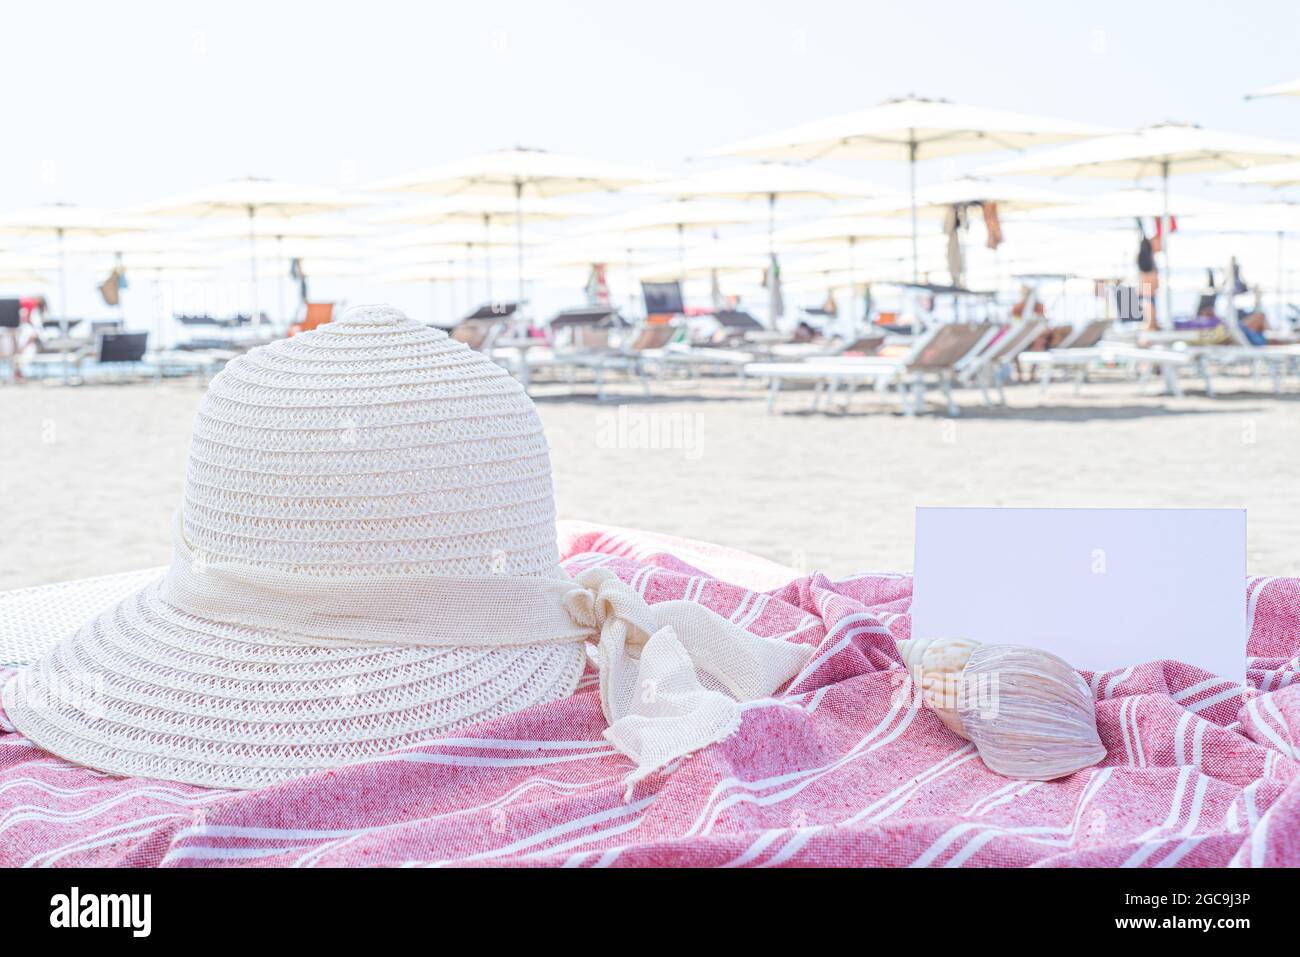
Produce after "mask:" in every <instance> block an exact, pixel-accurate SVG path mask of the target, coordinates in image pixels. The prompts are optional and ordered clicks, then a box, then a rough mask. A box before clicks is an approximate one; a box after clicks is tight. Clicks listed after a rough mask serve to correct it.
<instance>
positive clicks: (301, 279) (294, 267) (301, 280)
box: [289, 258, 307, 304]
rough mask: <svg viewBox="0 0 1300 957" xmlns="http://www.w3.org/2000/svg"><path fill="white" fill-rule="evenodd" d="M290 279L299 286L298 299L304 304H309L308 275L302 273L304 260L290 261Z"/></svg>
mask: <svg viewBox="0 0 1300 957" xmlns="http://www.w3.org/2000/svg"><path fill="white" fill-rule="evenodd" d="M289 278H290V279H292V280H293V281H294V282H296V283H297V284H298V298H299V299H300V300H301V301H302V303H303V304H306V302H307V274H306V273H305V272H303V271H302V260H301V259H296V258H295V259H291V260H289Z"/></svg>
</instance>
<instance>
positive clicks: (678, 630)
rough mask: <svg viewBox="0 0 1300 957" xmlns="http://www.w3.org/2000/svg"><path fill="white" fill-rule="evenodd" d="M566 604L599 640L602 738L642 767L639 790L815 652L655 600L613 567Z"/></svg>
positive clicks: (589, 574) (725, 732) (635, 776)
mask: <svg viewBox="0 0 1300 957" xmlns="http://www.w3.org/2000/svg"><path fill="white" fill-rule="evenodd" d="M576 585H577V587H575V588H573V589H571V590H570V591H569V592H568V593H567V594H566V595H565V596H564V609H565V611H567V612H568V614H569V616H570V617H571V618H572V619H573V621H574V622H575V623H576V624H578V625H579V626H581V627H583V628H587V629H591V630H592V631H593V632H594V633H595V635H596V637H595V648H596V661H597V665H598V667H599V671H600V706H601V710H602V711H603V712H604V714H605V720H606V721H608V722H609V727H608V728H607V729H606V730H605V739H606V740H607V741H609V743H610V744H612V745H613V746H614V747H615V748H616V749H617V750H618V751H620V752H621V753H623V754H625V755H627V757H629V758H631V759H632V760H633V761H634V762H635V763H636V769H635V770H634V771H633V772H632V773H631V774H629V775H628V776H627V777H626V778H625V779H624V783H625V784H626V785H627V792H626V794H625V795H624V798H625V800H626V799H630V798H631V794H632V788H633V787H634V786H635V785H636V783H637V782H638V781H641V780H643V779H645V778H646V777H648V776H649V775H651V774H653V773H654V772H655V771H657V770H659V769H660V768H662V767H664V766H665V765H667V764H668V763H669V762H671V761H674V760H676V759H677V758H681V757H685V756H686V755H688V754H691V753H692V752H694V751H698V750H699V749H700V748H703V747H705V746H706V745H709V744H713V743H715V742H717V741H722V740H724V739H725V738H727V737H728V736H730V735H731V734H732V733H733V732H734V731H735V730H736V729H737V728H738V727H739V726H740V704H739V702H742V701H751V700H753V699H755V698H761V697H766V696H768V695H771V694H773V693H775V692H776V690H777V689H778V688H780V687H781V686H782V685H784V684H786V683H787V682H788V681H790V680H791V679H792V678H793V677H794V676H795V675H797V674H798V673H799V670H800V669H801V668H802V667H803V666H804V665H805V664H806V663H807V661H808V658H809V657H810V656H811V654H812V650H813V649H812V648H810V647H808V646H807V645H797V644H792V643H790V642H786V641H780V640H776V639H772V638H761V637H759V636H757V635H754V634H751V633H750V632H748V631H745V629H743V628H741V627H740V626H738V625H736V624H734V623H733V622H730V621H727V619H725V618H723V617H722V616H720V615H718V614H715V613H714V612H712V611H710V610H709V609H707V608H705V607H704V606H702V605H696V604H694V603H692V602H688V601H667V602H660V603H658V604H655V605H651V604H648V603H647V602H646V601H645V599H644V598H642V597H641V595H640V594H639V593H638V592H637V591H636V590H635V589H634V588H632V587H631V586H630V585H628V584H626V583H625V582H623V581H622V580H621V579H620V578H618V576H617V575H615V574H614V573H613V572H611V571H610V570H609V569H606V568H592V569H588V570H587V571H585V572H583V573H582V574H581V575H580V576H578V579H577V582H576Z"/></svg>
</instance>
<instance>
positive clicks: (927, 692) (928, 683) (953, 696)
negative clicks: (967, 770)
mask: <svg viewBox="0 0 1300 957" xmlns="http://www.w3.org/2000/svg"><path fill="white" fill-rule="evenodd" d="M978 647H979V642H978V641H970V640H968V639H966V638H906V639H904V640H903V641H900V642H899V643H898V651H899V654H901V655H902V656H903V665H904V666H905V667H906V668H907V670H908V671H909V672H911V673H912V676H913V677H914V678H916V680H917V684H918V685H919V686H920V689H921V700H922V701H923V702H924V703H925V706H926V707H927V708H929V709H930V710H931V711H933V712H934V713H935V714H937V715H938V716H939V720H940V721H942V722H943V723H944V724H946V725H947V726H948V728H949V730H952V731H955V732H956V733H957V734H960V735H961V736H962V737H963V738H966V739H967V740H969V739H970V735H968V734H967V733H966V729H965V728H964V727H962V722H961V715H959V714H958V713H957V701H958V698H959V695H960V693H961V673H962V669H964V668H965V667H966V661H967V660H968V659H969V658H970V656H971V652H973V651H974V650H975V649H976V648H978Z"/></svg>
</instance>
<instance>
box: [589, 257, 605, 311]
mask: <svg viewBox="0 0 1300 957" xmlns="http://www.w3.org/2000/svg"><path fill="white" fill-rule="evenodd" d="M587 305H589V306H608V305H609V283H608V282H606V280H605V264H604V263H592V264H591V272H590V274H588V276H587Z"/></svg>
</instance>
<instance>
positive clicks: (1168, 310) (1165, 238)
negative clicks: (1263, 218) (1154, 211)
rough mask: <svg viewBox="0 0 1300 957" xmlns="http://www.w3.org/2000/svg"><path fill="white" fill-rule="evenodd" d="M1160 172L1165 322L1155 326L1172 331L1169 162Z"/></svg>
mask: <svg viewBox="0 0 1300 957" xmlns="http://www.w3.org/2000/svg"><path fill="white" fill-rule="evenodd" d="M1160 171H1161V179H1162V181H1163V184H1164V191H1165V222H1164V228H1163V229H1162V230H1161V231H1160V256H1161V258H1163V259H1164V261H1165V295H1164V299H1165V321H1164V322H1163V323H1156V325H1160V326H1163V327H1164V328H1166V329H1172V328H1173V327H1174V291H1173V289H1172V288H1171V287H1172V285H1173V274H1172V272H1171V271H1170V266H1169V240H1170V235H1169V233H1170V229H1169V226H1170V221H1169V161H1168V160H1165V161H1164V163H1162V164H1161V168H1160Z"/></svg>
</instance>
